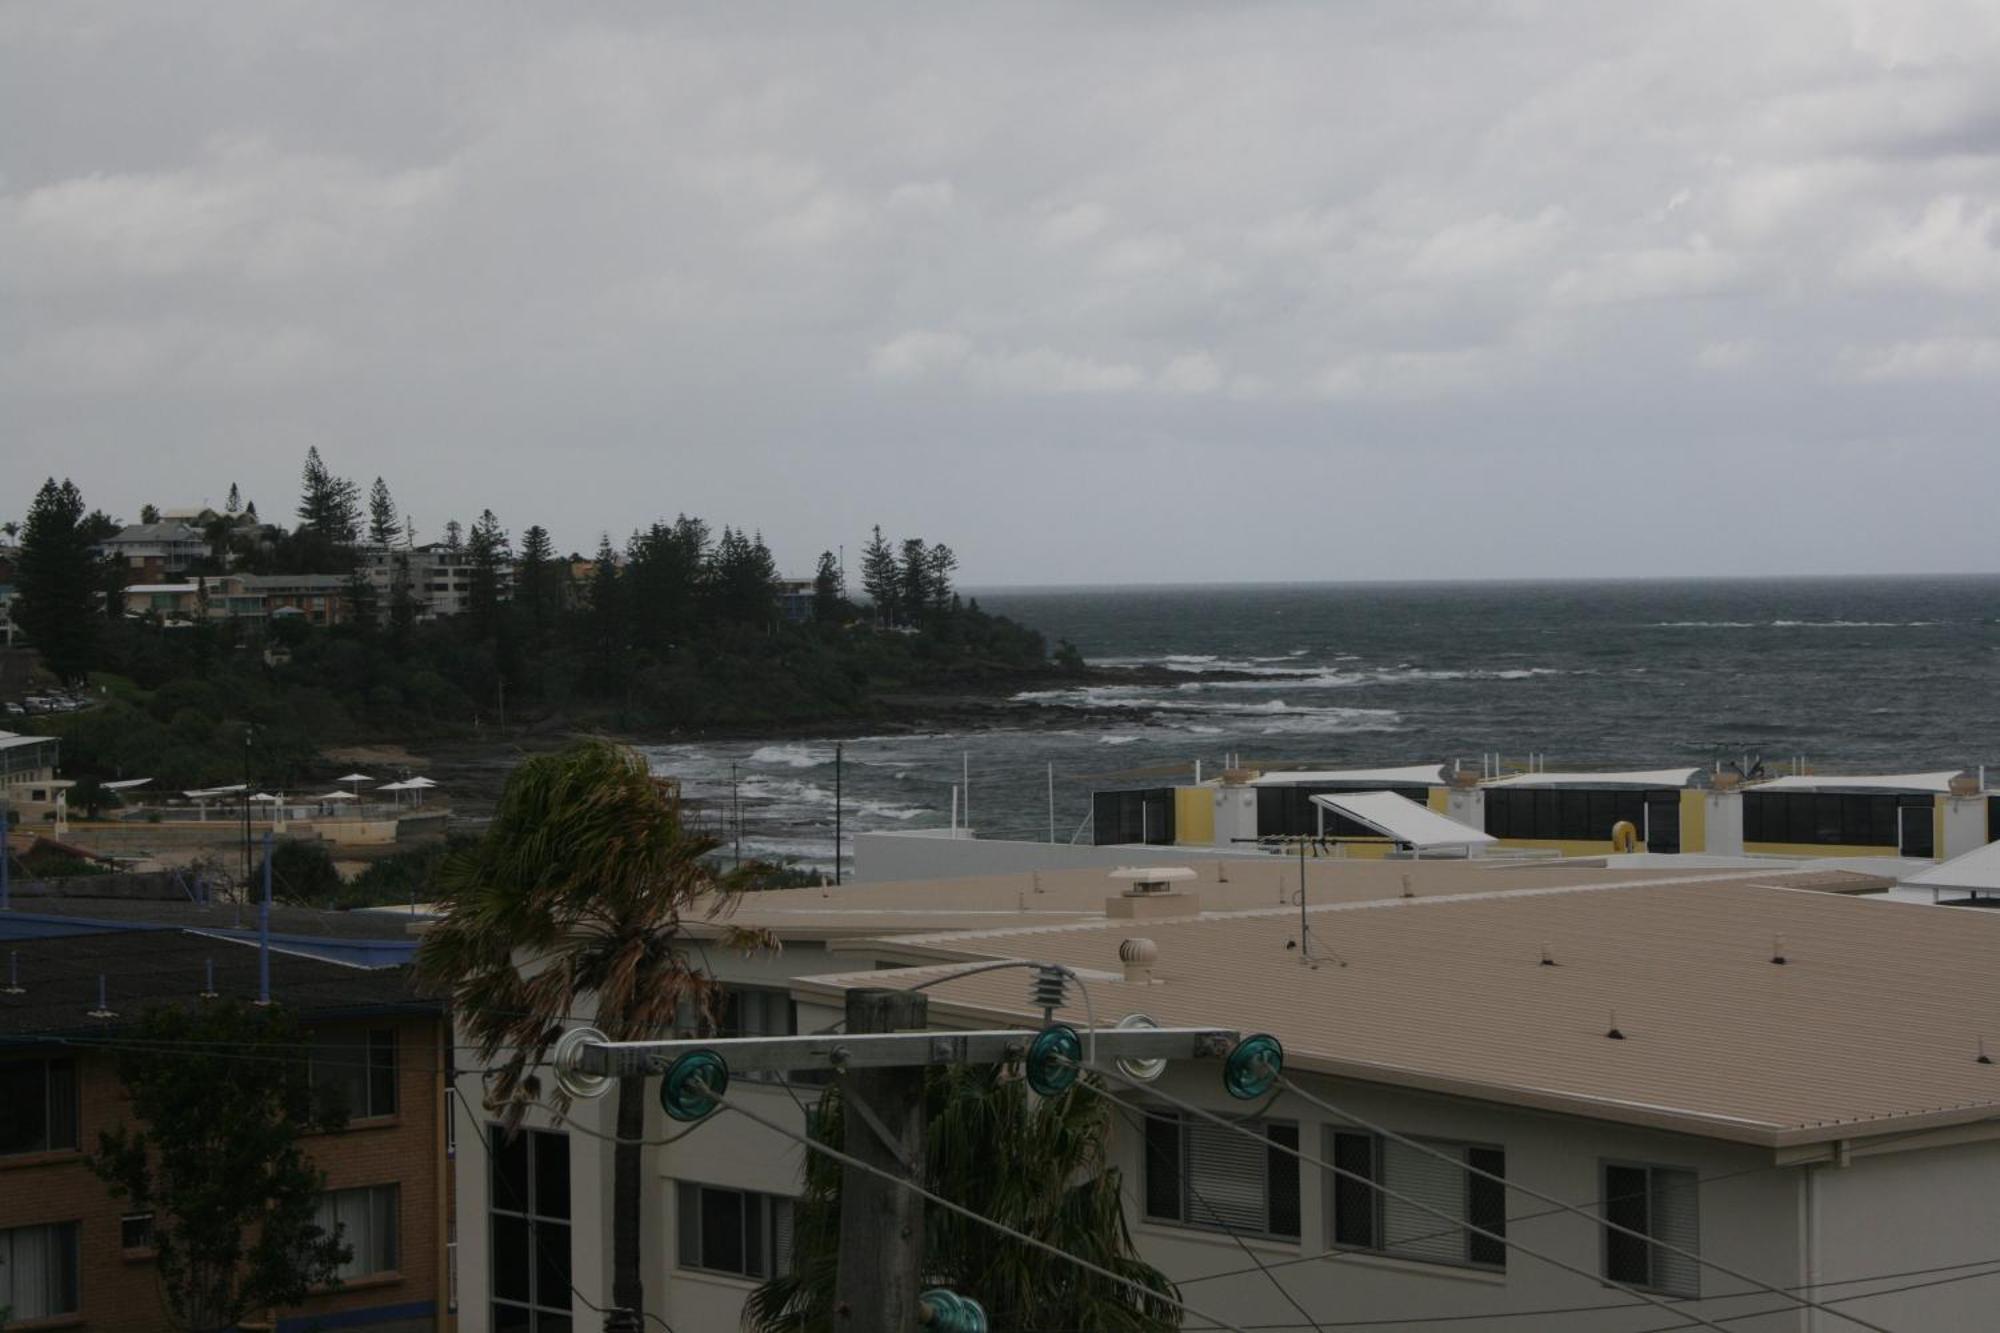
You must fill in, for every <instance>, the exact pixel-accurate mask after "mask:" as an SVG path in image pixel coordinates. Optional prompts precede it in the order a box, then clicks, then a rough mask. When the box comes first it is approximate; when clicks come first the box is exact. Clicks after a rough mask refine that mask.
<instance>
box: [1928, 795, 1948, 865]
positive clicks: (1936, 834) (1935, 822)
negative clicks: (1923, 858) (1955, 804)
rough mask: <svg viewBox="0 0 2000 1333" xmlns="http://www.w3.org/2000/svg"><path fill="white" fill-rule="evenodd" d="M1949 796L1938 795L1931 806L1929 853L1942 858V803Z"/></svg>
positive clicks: (1938, 858) (1939, 858)
mask: <svg viewBox="0 0 2000 1333" xmlns="http://www.w3.org/2000/svg"><path fill="white" fill-rule="evenodd" d="M1950 799H1951V797H1949V796H1940V797H1938V798H1937V799H1936V803H1935V804H1934V805H1932V807H1931V855H1932V856H1933V857H1935V858H1936V859H1937V860H1940V861H1942V860H1944V803H1945V802H1946V801H1949V800H1950Z"/></svg>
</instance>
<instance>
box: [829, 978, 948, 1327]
mask: <svg viewBox="0 0 2000 1333" xmlns="http://www.w3.org/2000/svg"><path fill="white" fill-rule="evenodd" d="M929 1022H930V1000H929V997H928V996H926V995H924V994H923V993H922V992H913V991H901V990H851V991H849V992H847V1031H848V1032H849V1034H860V1033H864V1032H906V1031H911V1030H916V1029H922V1028H925V1027H928V1026H929ZM843 1094H844V1096H845V1098H846V1105H845V1107H844V1108H843V1110H844V1112H845V1118H846V1127H847V1132H846V1142H845V1144H844V1145H843V1146H844V1147H845V1148H846V1150H847V1152H848V1153H849V1154H850V1155H851V1156H854V1157H858V1158H860V1159H861V1160H862V1161H864V1162H866V1163H868V1164H869V1165H870V1166H873V1167H878V1168H880V1169H881V1170H884V1171H888V1172H891V1173H893V1174H894V1175H896V1176H899V1177H901V1178H903V1179H907V1180H914V1181H916V1182H917V1183H919V1184H921V1183H922V1175H923V1169H924V1128H925V1116H924V1071H923V1069H922V1067H920V1066H910V1065H904V1066H891V1067H886V1068H865V1069H853V1070H850V1071H848V1073H847V1074H846V1076H845V1078H844V1080H843ZM923 1271H924V1201H923V1200H922V1199H921V1198H920V1197H918V1196H917V1195H916V1194H915V1193H913V1192H912V1191H910V1190H906V1189H900V1188H898V1187H897V1186H896V1185H895V1184H893V1183H891V1182H890V1181H888V1180H884V1179H883V1178H882V1177H880V1176H876V1175H872V1174H870V1173H868V1172H866V1171H860V1170H856V1169H855V1168H853V1167H847V1168H845V1174H844V1175H843V1176H842V1177H841V1182H840V1268H839V1272H838V1274H837V1276H836V1278H835V1281H834V1289H833V1295H834V1304H833V1308H834V1317H835V1321H836V1322H835V1327H837V1328H851V1329H854V1330H855V1333H875V1330H882V1329H904V1328H910V1329H913V1328H916V1327H917V1318H918V1313H919V1305H920V1302H919V1300H918V1293H919V1292H920V1291H921V1290H922V1286H923Z"/></svg>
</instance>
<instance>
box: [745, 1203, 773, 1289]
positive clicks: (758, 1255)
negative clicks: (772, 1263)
mask: <svg viewBox="0 0 2000 1333" xmlns="http://www.w3.org/2000/svg"><path fill="white" fill-rule="evenodd" d="M769 1206H770V1205H769V1201H768V1200H767V1199H766V1198H765V1197H764V1196H763V1195H761V1194H752V1195H746V1196H745V1198H744V1201H743V1207H744V1218H743V1271H744V1273H745V1274H746V1275H748V1276H750V1277H763V1276H764V1275H765V1273H766V1272H768V1271H769V1270H768V1269H766V1268H765V1267H764V1251H765V1245H766V1242H767V1241H768V1240H769V1238H770V1237H769V1232H770V1221H769V1218H768V1215H767V1213H768V1209H769Z"/></svg>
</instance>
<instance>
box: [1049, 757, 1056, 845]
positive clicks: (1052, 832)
mask: <svg viewBox="0 0 2000 1333" xmlns="http://www.w3.org/2000/svg"><path fill="white" fill-rule="evenodd" d="M1055 840H1056V766H1055V763H1054V761H1050V763H1049V841H1050V842H1054V841H1055Z"/></svg>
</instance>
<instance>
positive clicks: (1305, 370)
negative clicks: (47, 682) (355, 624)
mask: <svg viewBox="0 0 2000 1333" xmlns="http://www.w3.org/2000/svg"><path fill="white" fill-rule="evenodd" d="M1996 407H2000V4H1994V3H1992V2H1991V0H1971V2H1969V3H1964V4H1948V3H1936V4H1932V3H1920V2H1919V0H1882V2H1880V3H1864V2H1862V0H1853V2H1851V3H1825V4H1799V3H1768V2H1765V0H1759V3H1755V4H1746V3H1743V0H1727V2H1726V3H1716V4H1697V3H1675V4H1663V5H1662V4H1652V5H1640V4H1631V5H1605V4H1598V3H1585V2H1584V0H1578V2H1577V3H1573V4H1566V5H1556V4H1548V5H1544V4H1533V3H1517V4H1442V3H1440V4H1408V3H1385V4H1380V5H1366V4H1325V3H1307V4H1287V3H1270V4H1245V3H1230V4H1221V3H1217V4H1208V5H1196V4H1170V3H1160V2H1154V0H1149V2H1148V3H1130V4H1115V3H1105V4H1097V5H1062V6H1054V7H1040V6H1035V5H1030V4H1026V3H1018V2H1016V0H1009V3H1006V4H988V5H957V4H918V3H909V4H904V5H898V6H875V5H863V4H854V3H843V4H837V5H824V4H823V5H801V4H792V5H785V6H774V7H769V8H766V7H762V6H757V5H747V4H738V3H729V4H714V5H708V6H703V7H695V6H688V5H671V6H670V5H659V4H653V3H647V4H633V5H629V6H625V5H616V4H593V5H588V6H578V5H563V4H539V5H527V4H500V3H494V2H493V0H481V2H480V3H477V4H467V5H451V4H443V3H422V4H410V3H406V2H405V0H396V2H394V3H381V4H365V3H357V2H356V0H338V2H337V3H325V4H316V3H293V2H291V0H242V2H241V3H214V4H201V5H159V4H151V3H138V2H136V0H135V3H131V4H124V5H103V4H96V3H89V2H88V0H64V3H60V4H30V3H21V2H19V0H13V2H11V3H0V452H3V453H4V456H5V461H6V466H5V468H4V477H0V487H4V489H0V517H13V518H18V517H20V516H21V513H22V512H23V511H24V510H25V508H26V504H27V500H28V497H29V493H30V492H31V490H32V486H33V485H34V484H36V483H39V481H40V479H41V478H42V477H43V476H44V475H46V474H50V473H54V474H56V475H58V476H61V475H69V476H73V477H74V478H75V479H76V480H77V481H78V483H79V484H80V485H81V486H82V487H83V488H84V491H85V495H86V498H87V499H88V500H90V501H91V502H92V503H93V504H97V505H101V506H103V507H104V508H106V509H109V510H111V511H113V512H114V513H117V514H119V515H121V516H123V517H126V518H128V519H130V518H133V517H135V516H136V513H137V510H138V508H139V506H140V505H141V504H142V503H144V502H147V501H149V500H150V501H153V502H155V503H158V504H160V505H162V506H166V507H173V506H176V505H180V504H194V503H199V502H201V501H204V500H207V501H210V502H220V500H221V499H222V496H223V494H224V492H225V491H226V490H227V489H228V486H229V483H230V482H231V481H232V480H233V481H238V482H240V483H241V484H242V486H243V488H244V491H245V493H246V494H248V495H250V496H251V497H253V498H254V499H256V500H257V501H258V505H259V508H260V510H261V511H262V512H263V513H264V515H265V516H267V517H270V516H276V515H287V514H289V511H290V508H291V505H292V503H293V501H294V498H295V495H296V491H297V476H298V470H299V463H300V459H301V457H302V455H303V454H304V452H305V449H306V447H307V446H308V445H312V444H316V445H318V446H319V448H320V451H321V453H322V454H324V455H325V457H326V460H327V462H328V464H329V465H330V466H332V467H333V468H334V469H335V470H336V471H338V472H341V473H343V474H346V475H351V476H354V477H356V478H357V479H359V480H360V481H361V482H362V483H363V484H364V485H365V484H366V483H367V482H368V481H369V480H370V479H371V478H373V477H374V476H375V475H377V474H378V473H379V474H381V475H382V476H384V477H385V478H387V480H388V482H389V484H390V486H391V488H392V489H393V491H394V492H395V494H396V496H397V498H398V499H399V500H400V501H401V502H402V504H403V505H404V507H405V508H406V509H407V510H408V511H409V512H410V513H411V514H413V515H414V516H415V519H416V522H417V525H418V527H419V530H420V536H422V537H426V538H429V537H435V536H437V535H438V534H439V532H440V530H441V529H442V527H443V525H444V522H445V520H446V519H448V518H453V517H456V518H460V519H462V520H464V519H470V518H471V517H472V516H473V515H474V514H476V513H477V511H478V510H479V509H480V508H482V507H487V506H490V507H491V508H492V509H493V510H494V511H495V512H496V513H497V514H498V515H499V516H500V519H501V521H502V522H503V524H504V525H506V526H507V527H508V528H509V529H511V530H513V531H514V532H515V533H517V534H518V532H519V531H520V529H522V528H524V527H526V526H527V525H528V524H530V523H536V522H539V523H542V524H544V525H546V526H547V527H549V528H550V529H551V531H552V532H553V533H554V535H555V538H556V540H557V542H558V544H559V545H561V546H562V547H564V548H565V549H568V548H573V547H574V548H586V549H587V548H590V547H593V546H594V545H595V543H596V541H597V536H598V533H599V532H600V531H602V530H609V531H610V532H611V533H612V535H613V536H614V538H621V539H622V535H623V534H624V533H626V532H628V531H629V530H630V529H631V528H632V527H633V526H634V525H636V524H641V523H644V522H648V521H650V520H652V519H654V518H656V517H660V516H667V517H671V516H672V515H673V514H674V513H675V512H677V511H680V510H688V511H690V512H698V513H700V514H702V515H704V516H706V517H708V518H710V519H711V520H712V521H713V522H714V523H715V524H716V525H717V526H718V527H719V526H720V525H721V524H722V523H725V522H728V523H736V524H742V525H746V526H751V527H758V528H761V529H762V530H763V532H764V534H765V536H766V538H767V539H768V540H769V541H770V542H771V544H772V546H773V548H774V550H775V551H776V552H777V554H778V557H779V560H780V562H781V564H783V565H784V566H786V567H787V568H788V569H794V570H801V571H804V570H809V568H810V565H811V562H812V559H813V557H814V556H815V555H816V554H817V553H818V552H819V551H820V550H821V549H822V548H826V547H832V546H835V545H836V544H838V543H843V542H844V543H845V544H846V545H847V548H848V551H849V555H850V561H849V563H850V568H851V567H852V565H853V563H854V561H853V559H852V554H853V552H854V550H855V548H856V547H857V546H858V545H859V543H860V542H861V541H862V540H863V539H864V537H865V536H866V533H867V530H868V527H869V525H870V524H873V523H878V522H879V523H880V524H882V526H883V527H884V529H885V530H886V531H887V532H889V533H890V534H891V535H892V536H900V535H905V534H909V533H920V534H922V535H924V536H926V537H929V538H931V539H933V540H938V539H942V540H945V541H948V542H950V543H951V544H952V545H953V546H954V547H955V548H956V549H957V550H958V552H959V555H960V560H961V571H960V572H961V577H962V578H963V579H964V580H965V581H967V582H968V583H974V584H981V583H983V584H995V583H1031V582H1070V583H1074V582H1108V581H1167V580H1210V579H1259V580H1275V579H1337V578H1396V577H1455V576H1466V577H1475V576H1476V577H1494V576H1505V575H1521V576H1543V575H1564V574H1591V575H1674V574H1681V573H1735V574H1748V573H1760V572H1771V573H1812V572H1849V571H1871V572H1891V571H1898V572H1900V571H1931V570H1980V569H1983V570H1992V569H1996V568H2000V556H1996V549H1997V548H1996V543H1995V542H1994V540H1993V516H1994V514H1995V512H1996V501H1995V497H1996V493H2000V428H1996V425H2000V423H1997V422H1996Z"/></svg>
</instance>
